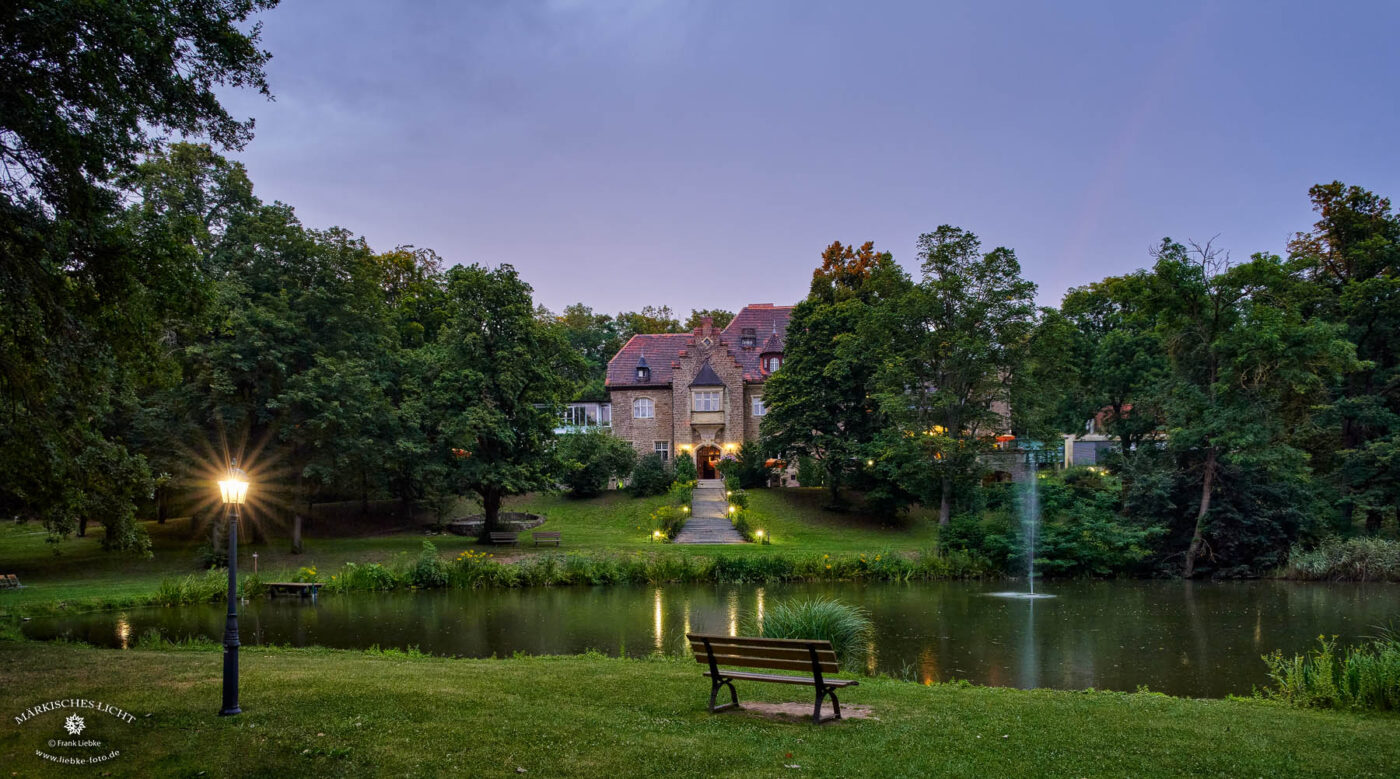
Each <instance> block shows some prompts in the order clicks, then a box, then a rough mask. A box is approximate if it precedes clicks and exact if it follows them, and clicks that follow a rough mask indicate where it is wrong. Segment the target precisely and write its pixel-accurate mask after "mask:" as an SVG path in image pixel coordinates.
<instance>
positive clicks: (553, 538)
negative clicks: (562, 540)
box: [530, 530, 561, 546]
mask: <svg viewBox="0 0 1400 779" xmlns="http://www.w3.org/2000/svg"><path fill="white" fill-rule="evenodd" d="M560 533H561V531H558V530H541V531H540V532H538V533H531V534H530V536H531V537H532V538H534V539H535V546H539V545H540V544H554V545H555V546H559V536H560Z"/></svg>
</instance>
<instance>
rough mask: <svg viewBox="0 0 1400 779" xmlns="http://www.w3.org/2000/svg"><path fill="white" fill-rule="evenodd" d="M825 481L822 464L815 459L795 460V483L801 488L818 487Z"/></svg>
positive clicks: (804, 457) (802, 457)
mask: <svg viewBox="0 0 1400 779" xmlns="http://www.w3.org/2000/svg"><path fill="white" fill-rule="evenodd" d="M824 479H825V473H824V472H823V471H822V464H821V463H820V462H818V461H817V459H816V458H815V457H808V456H807V455H805V454H804V455H802V456H801V457H798V458H797V483H798V484H800V485H801V486H803V487H820V486H822V484H823V480H824Z"/></svg>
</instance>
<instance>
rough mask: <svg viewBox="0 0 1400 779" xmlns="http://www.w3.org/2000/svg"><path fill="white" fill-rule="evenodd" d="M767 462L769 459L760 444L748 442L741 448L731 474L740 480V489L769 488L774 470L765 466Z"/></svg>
mask: <svg viewBox="0 0 1400 779" xmlns="http://www.w3.org/2000/svg"><path fill="white" fill-rule="evenodd" d="M766 462H768V458H767V457H766V456H765V455H764V454H763V450H762V448H761V447H760V446H759V444H758V442H757V441H746V442H744V444H743V445H742V446H740V447H739V455H738V457H736V458H735V464H734V465H733V466H732V470H731V471H730V473H732V474H733V475H734V476H735V477H736V478H737V479H738V481H739V487H740V489H746V490H747V489H752V488H754V487H767V486H768V477H769V476H771V475H772V474H773V469H772V468H769V467H767V466H766V465H765V464H764V463H766ZM726 481H728V480H727V479H726Z"/></svg>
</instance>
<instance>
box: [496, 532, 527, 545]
mask: <svg viewBox="0 0 1400 779" xmlns="http://www.w3.org/2000/svg"><path fill="white" fill-rule="evenodd" d="M490 536H491V543H493V544H508V545H510V546H520V534H519V533H491V534H490Z"/></svg>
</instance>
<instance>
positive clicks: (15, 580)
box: [0, 573, 24, 588]
mask: <svg viewBox="0 0 1400 779" xmlns="http://www.w3.org/2000/svg"><path fill="white" fill-rule="evenodd" d="M0 587H14V588H21V587H24V585H23V584H20V583H19V577H18V576H15V575H14V574H12V573H7V574H5V575H3V576H0Z"/></svg>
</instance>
